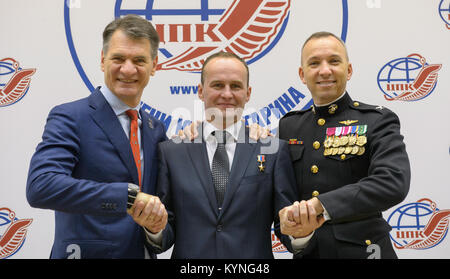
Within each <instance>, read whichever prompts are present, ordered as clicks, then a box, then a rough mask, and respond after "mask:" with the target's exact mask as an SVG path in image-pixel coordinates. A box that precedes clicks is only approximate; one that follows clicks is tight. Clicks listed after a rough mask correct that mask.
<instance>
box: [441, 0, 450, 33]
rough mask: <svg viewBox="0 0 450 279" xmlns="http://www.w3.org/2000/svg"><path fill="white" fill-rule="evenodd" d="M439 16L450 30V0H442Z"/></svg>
mask: <svg viewBox="0 0 450 279" xmlns="http://www.w3.org/2000/svg"><path fill="white" fill-rule="evenodd" d="M439 16H440V17H441V19H442V20H443V21H444V23H445V27H447V29H449V30H450V0H441V2H440V3H439Z"/></svg>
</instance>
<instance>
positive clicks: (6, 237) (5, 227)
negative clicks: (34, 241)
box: [0, 207, 33, 259]
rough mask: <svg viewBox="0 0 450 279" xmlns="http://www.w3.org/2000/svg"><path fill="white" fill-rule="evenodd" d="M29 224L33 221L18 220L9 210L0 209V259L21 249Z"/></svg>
mask: <svg viewBox="0 0 450 279" xmlns="http://www.w3.org/2000/svg"><path fill="white" fill-rule="evenodd" d="M31 222H33V219H18V218H17V217H16V213H15V212H14V211H12V210H11V209H9V208H6V207H3V208H0V259H6V258H9V257H11V256H13V255H14V254H16V253H17V252H18V251H19V250H20V249H21V248H22V246H23V244H24V242H25V236H26V235H27V230H28V227H29V226H30V224H31Z"/></svg>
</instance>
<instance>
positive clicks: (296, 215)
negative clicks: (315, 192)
mask: <svg viewBox="0 0 450 279" xmlns="http://www.w3.org/2000/svg"><path fill="white" fill-rule="evenodd" d="M322 212H323V207H322V204H321V203H320V201H319V199H317V198H312V199H310V200H308V201H304V200H303V201H301V202H298V201H296V202H294V203H293V204H292V205H290V206H286V207H285V208H283V209H281V210H280V212H279V216H280V229H281V233H282V234H285V235H290V236H292V237H294V238H302V237H306V236H308V235H310V234H311V233H312V232H313V231H314V230H316V229H317V228H319V227H320V226H322V224H323V223H324V222H325V218H324V217H323V216H322V215H321V214H322Z"/></svg>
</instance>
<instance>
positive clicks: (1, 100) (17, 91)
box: [0, 69, 36, 106]
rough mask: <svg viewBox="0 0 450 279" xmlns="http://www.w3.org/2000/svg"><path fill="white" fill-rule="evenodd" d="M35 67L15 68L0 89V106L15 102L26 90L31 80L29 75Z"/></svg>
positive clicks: (34, 70)
mask: <svg viewBox="0 0 450 279" xmlns="http://www.w3.org/2000/svg"><path fill="white" fill-rule="evenodd" d="M35 72H36V69H23V70H17V71H16V72H15V73H14V75H13V76H12V77H11V79H10V80H9V81H8V83H7V84H6V85H5V87H4V88H3V89H0V106H6V105H10V104H13V103H15V102H16V101H17V100H19V99H20V98H21V97H22V96H23V95H24V94H25V92H26V90H27V88H28V86H29V85H30V82H31V76H32V75H33V74H34V73H35Z"/></svg>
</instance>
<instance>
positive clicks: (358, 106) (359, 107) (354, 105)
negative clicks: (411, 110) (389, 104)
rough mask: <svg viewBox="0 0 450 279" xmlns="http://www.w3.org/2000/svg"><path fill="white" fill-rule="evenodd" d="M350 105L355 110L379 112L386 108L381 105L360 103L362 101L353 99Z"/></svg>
mask: <svg viewBox="0 0 450 279" xmlns="http://www.w3.org/2000/svg"><path fill="white" fill-rule="evenodd" d="M350 107H351V108H354V109H356V110H361V111H377V112H379V113H383V112H384V111H385V110H387V108H385V107H383V106H378V105H369V104H366V103H362V102H359V101H353V102H352V103H350Z"/></svg>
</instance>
